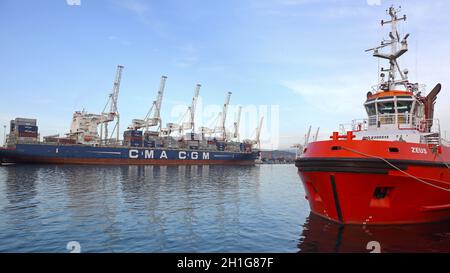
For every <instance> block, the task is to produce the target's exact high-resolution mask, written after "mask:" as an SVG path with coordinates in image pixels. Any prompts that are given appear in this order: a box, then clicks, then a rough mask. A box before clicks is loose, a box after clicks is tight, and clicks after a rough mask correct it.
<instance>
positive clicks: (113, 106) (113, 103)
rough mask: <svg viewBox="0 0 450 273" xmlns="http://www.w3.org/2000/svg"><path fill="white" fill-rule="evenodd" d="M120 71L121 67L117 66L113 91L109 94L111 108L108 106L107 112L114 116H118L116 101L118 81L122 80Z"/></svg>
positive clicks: (118, 87)
mask: <svg viewBox="0 0 450 273" xmlns="http://www.w3.org/2000/svg"><path fill="white" fill-rule="evenodd" d="M122 70H123V65H118V66H117V71H116V79H115V81H114V86H113V91H112V93H111V106H110V110H109V113H110V115H111V114H112V113H114V114H116V115H117V114H118V108H117V100H118V98H119V90H120V81H121V79H122Z"/></svg>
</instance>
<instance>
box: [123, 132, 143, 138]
mask: <svg viewBox="0 0 450 273" xmlns="http://www.w3.org/2000/svg"><path fill="white" fill-rule="evenodd" d="M123 136H124V137H128V136H132V137H138V136H142V131H139V130H128V131H125V132H123Z"/></svg>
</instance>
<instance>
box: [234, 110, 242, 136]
mask: <svg viewBox="0 0 450 273" xmlns="http://www.w3.org/2000/svg"><path fill="white" fill-rule="evenodd" d="M241 112H242V106H239V107H238V111H237V117H236V121H235V122H234V124H233V125H234V133H233V138H235V139H236V140H237V141H238V142H239V139H240V135H239V125H240V123H241Z"/></svg>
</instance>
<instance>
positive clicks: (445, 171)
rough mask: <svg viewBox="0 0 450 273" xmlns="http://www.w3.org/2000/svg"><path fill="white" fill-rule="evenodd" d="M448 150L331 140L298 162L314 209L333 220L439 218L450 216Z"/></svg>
mask: <svg viewBox="0 0 450 273" xmlns="http://www.w3.org/2000/svg"><path fill="white" fill-rule="evenodd" d="M393 148H395V149H393ZM415 152H417V153H415ZM363 154H364V155H363ZM448 155H449V149H448V148H445V147H444V148H442V149H441V150H440V151H439V152H438V151H436V153H434V152H433V150H432V149H431V148H430V147H428V146H427V145H422V144H414V143H404V142H388V141H365V140H348V141H347V140H337V141H335V140H330V141H320V142H314V143H311V144H309V145H308V146H307V149H306V153H305V154H303V155H302V157H300V158H299V159H297V161H296V166H297V168H298V173H299V175H300V178H301V180H302V183H303V186H304V188H305V192H306V199H307V200H308V202H309V205H310V208H311V211H312V212H313V213H315V214H317V215H319V216H322V217H324V218H327V219H329V220H332V221H335V222H338V223H342V224H405V223H423V222H437V221H444V220H448V219H450V192H449V190H448V189H449V188H450V170H449V168H448V167H447V165H446V162H449V161H450V160H449V156H448ZM380 158H385V159H386V160H387V161H388V162H389V163H390V164H388V163H387V162H385V161H383V160H382V159H380ZM446 189H447V190H446Z"/></svg>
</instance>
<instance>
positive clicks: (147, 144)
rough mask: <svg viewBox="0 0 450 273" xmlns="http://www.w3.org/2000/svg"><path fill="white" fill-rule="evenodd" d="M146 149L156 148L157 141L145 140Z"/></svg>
mask: <svg viewBox="0 0 450 273" xmlns="http://www.w3.org/2000/svg"><path fill="white" fill-rule="evenodd" d="M144 147H150V148H153V147H155V141H154V140H146V139H144Z"/></svg>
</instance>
